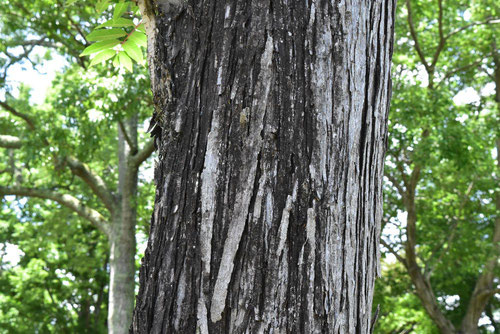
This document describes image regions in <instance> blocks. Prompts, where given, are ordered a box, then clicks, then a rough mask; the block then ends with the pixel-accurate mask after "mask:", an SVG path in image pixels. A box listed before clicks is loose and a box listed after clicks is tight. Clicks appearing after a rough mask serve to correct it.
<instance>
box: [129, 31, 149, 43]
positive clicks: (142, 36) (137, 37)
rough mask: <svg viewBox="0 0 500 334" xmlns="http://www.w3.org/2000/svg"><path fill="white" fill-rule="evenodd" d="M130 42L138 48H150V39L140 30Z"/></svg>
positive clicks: (132, 36)
mask: <svg viewBox="0 0 500 334" xmlns="http://www.w3.org/2000/svg"><path fill="white" fill-rule="evenodd" d="M128 40H129V41H133V42H134V43H135V44H137V45H138V46H142V47H147V46H148V38H147V37H146V35H145V34H144V33H142V32H140V31H138V30H136V31H134V32H133V33H132V34H131V35H130V36H129V37H128Z"/></svg>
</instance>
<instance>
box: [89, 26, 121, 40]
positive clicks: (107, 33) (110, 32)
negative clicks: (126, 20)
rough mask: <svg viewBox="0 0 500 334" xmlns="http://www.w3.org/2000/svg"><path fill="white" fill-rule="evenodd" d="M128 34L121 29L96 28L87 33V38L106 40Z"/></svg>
mask: <svg viewBox="0 0 500 334" xmlns="http://www.w3.org/2000/svg"><path fill="white" fill-rule="evenodd" d="M125 35H127V33H126V32H125V31H123V30H121V29H117V28H112V29H102V30H94V31H93V32H91V33H90V34H88V35H87V40H89V41H104V40H108V39H116V38H120V37H123V36H125Z"/></svg>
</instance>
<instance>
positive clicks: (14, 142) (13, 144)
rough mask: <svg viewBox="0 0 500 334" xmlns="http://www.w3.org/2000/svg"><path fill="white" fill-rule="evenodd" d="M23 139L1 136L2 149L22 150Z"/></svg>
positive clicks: (0, 145) (0, 144)
mask: <svg viewBox="0 0 500 334" xmlns="http://www.w3.org/2000/svg"><path fill="white" fill-rule="evenodd" d="M21 144H22V143H21V139H19V138H17V137H14V136H9V135H0V147H4V148H20V147H21Z"/></svg>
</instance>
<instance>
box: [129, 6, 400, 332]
mask: <svg viewBox="0 0 500 334" xmlns="http://www.w3.org/2000/svg"><path fill="white" fill-rule="evenodd" d="M139 4H140V6H141V10H142V13H143V16H144V20H145V25H146V29H147V32H148V41H149V63H150V71H151V80H152V88H153V95H154V99H155V107H156V114H155V116H154V121H156V122H157V125H158V128H155V129H154V130H153V133H158V132H159V131H160V129H161V136H160V137H161V138H159V139H160V140H159V161H158V164H157V166H156V170H155V180H156V183H157V190H156V200H155V209H154V213H153V217H152V221H151V232H150V238H149V242H148V247H147V250H146V254H145V257H144V259H143V265H142V268H141V272H140V291H139V295H138V297H137V304H136V309H135V311H134V319H133V323H132V326H131V332H133V333H196V332H200V333H272V332H279V333H285V332H289V333H368V332H370V331H371V328H370V318H371V316H370V312H371V306H372V295H373V286H374V279H375V277H376V275H377V274H378V273H379V268H378V263H379V250H378V243H379V232H380V231H379V230H380V225H379V224H380V219H381V210H382V189H381V182H382V175H383V172H382V170H383V161H384V154H385V141H386V136H387V134H386V132H387V131H386V130H387V127H386V122H387V112H388V106H389V98H390V77H389V70H390V61H391V53H392V41H393V19H394V6H395V1H390V0H379V1H346V2H344V1H340V2H339V1H325V0H321V1H314V0H312V1H264V0H254V1H246V0H245V1H243V0H241V1H240V0H238V1H216V0H206V1H199V2H195V1H189V3H188V2H184V1H173V0H170V1H161V3H152V2H150V1H148V0H142V1H139Z"/></svg>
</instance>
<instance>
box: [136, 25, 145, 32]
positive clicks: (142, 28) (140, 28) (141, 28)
mask: <svg viewBox="0 0 500 334" xmlns="http://www.w3.org/2000/svg"><path fill="white" fill-rule="evenodd" d="M136 29H137V30H139V31H142V32H143V33H146V28H145V27H144V23H141V24H139V26H138V27H137V28H136Z"/></svg>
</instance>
